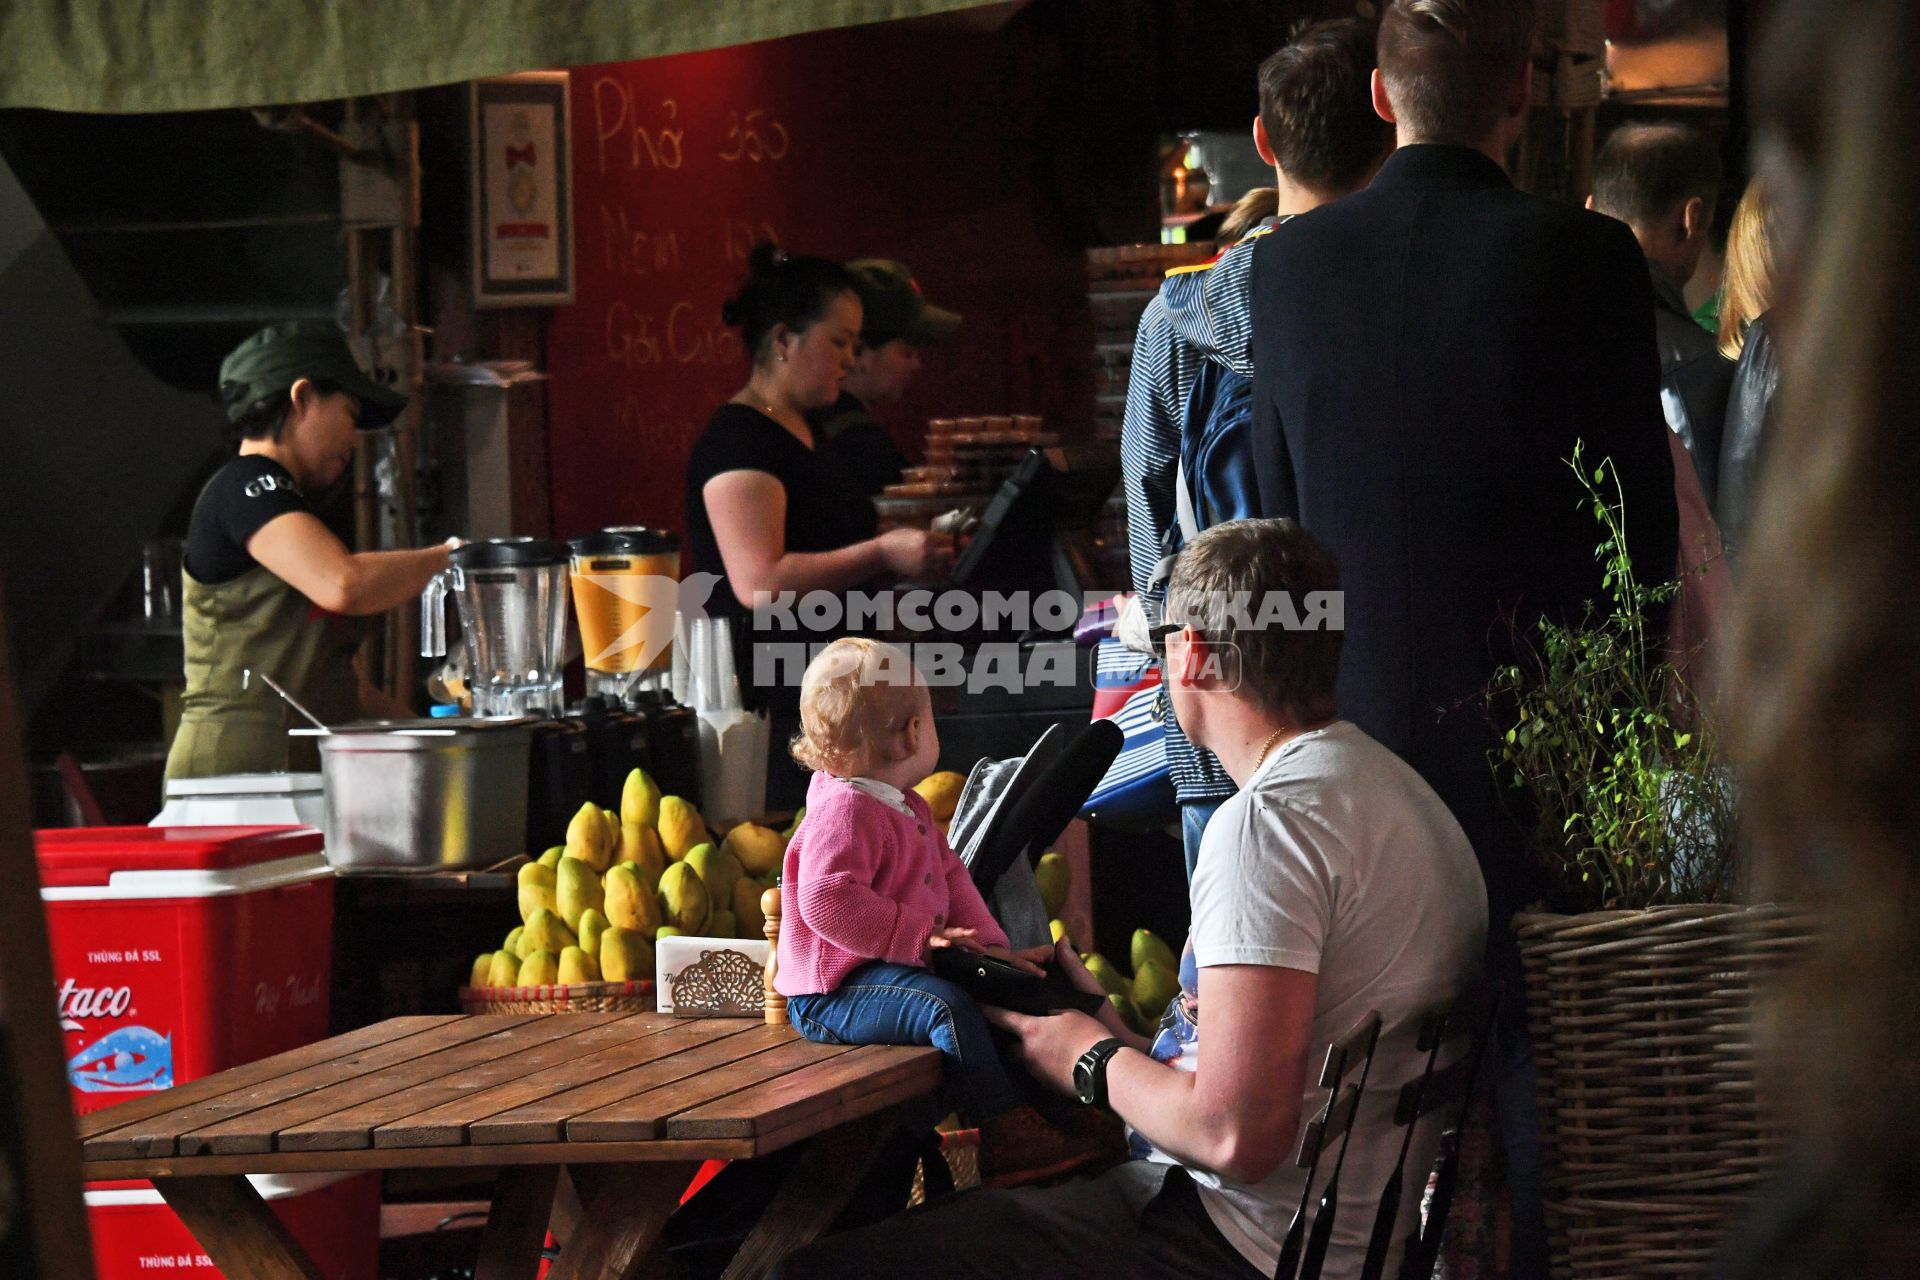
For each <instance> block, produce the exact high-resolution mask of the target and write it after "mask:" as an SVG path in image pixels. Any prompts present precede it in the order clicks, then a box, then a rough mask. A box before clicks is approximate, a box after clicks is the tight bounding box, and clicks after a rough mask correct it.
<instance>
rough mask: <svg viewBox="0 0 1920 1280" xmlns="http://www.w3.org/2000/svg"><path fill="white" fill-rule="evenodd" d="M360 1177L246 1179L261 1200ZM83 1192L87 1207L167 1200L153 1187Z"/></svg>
mask: <svg viewBox="0 0 1920 1280" xmlns="http://www.w3.org/2000/svg"><path fill="white" fill-rule="evenodd" d="M359 1176H360V1175H359V1174H358V1173H250V1174H248V1175H247V1181H248V1182H251V1183H252V1184H253V1189H254V1190H255V1191H258V1192H259V1193H260V1198H261V1199H262V1200H284V1199H286V1198H287V1197H288V1196H303V1195H305V1194H307V1193H308V1192H309V1191H318V1190H320V1189H321V1188H323V1187H330V1186H332V1185H334V1184H335V1183H336V1182H345V1181H346V1180H347V1179H348V1178H357V1177H359ZM86 1195H87V1207H88V1208H89V1209H94V1208H106V1207H109V1206H112V1205H125V1204H165V1203H166V1201H165V1200H163V1199H161V1198H160V1193H159V1192H158V1191H155V1190H154V1189H153V1188H152V1187H105V1188H102V1189H100V1190H98V1191H94V1190H89V1191H88V1192H87V1193H86Z"/></svg>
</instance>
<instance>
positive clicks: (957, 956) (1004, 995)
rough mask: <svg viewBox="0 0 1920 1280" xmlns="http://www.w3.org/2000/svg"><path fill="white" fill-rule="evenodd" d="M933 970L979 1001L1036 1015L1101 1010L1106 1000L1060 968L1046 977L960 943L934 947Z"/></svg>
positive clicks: (998, 1007)
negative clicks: (1078, 985) (966, 948)
mask: <svg viewBox="0 0 1920 1280" xmlns="http://www.w3.org/2000/svg"><path fill="white" fill-rule="evenodd" d="M933 973H934V976H935V977H937V978H944V979H945V980H946V981H948V982H951V983H952V984H953V985H954V986H956V987H959V988H960V989H961V990H962V991H964V992H966V993H967V994H968V995H970V996H972V997H973V998H974V1000H975V1002H976V1003H979V1004H987V1005H992V1006H993V1007H994V1008H996V1009H1009V1010H1012V1011H1013V1012H1014V1013H1026V1014H1032V1015H1034V1016H1036V1017H1039V1016H1042V1015H1045V1014H1049V1013H1058V1012H1059V1011H1060V1010H1062V1009H1078V1010H1079V1011H1080V1012H1082V1013H1098V1012H1099V1011H1100V1006H1101V1005H1103V1004H1105V1003H1106V1002H1107V998H1106V997H1105V996H1104V995H1092V994H1089V993H1088V992H1085V991H1081V990H1079V989H1077V988H1076V987H1075V986H1074V985H1073V984H1072V983H1070V982H1068V981H1067V979H1066V977H1065V976H1064V975H1062V974H1061V972H1060V971H1059V970H1058V969H1049V970H1047V973H1046V976H1045V977H1036V976H1035V975H1033V974H1031V973H1028V972H1027V971H1026V970H1025V969H1022V968H1019V967H1018V966H1015V965H1011V964H1008V963H1007V962H1006V961H1005V960H1002V959H1000V958H998V957H997V956H983V955H980V954H979V953H978V952H974V951H962V950H961V949H960V948H958V947H935V948H934V950H933Z"/></svg>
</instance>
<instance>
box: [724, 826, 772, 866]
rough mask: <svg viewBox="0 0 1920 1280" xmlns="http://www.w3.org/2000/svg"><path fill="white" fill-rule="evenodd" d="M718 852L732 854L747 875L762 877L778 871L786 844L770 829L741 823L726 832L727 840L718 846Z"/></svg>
mask: <svg viewBox="0 0 1920 1280" xmlns="http://www.w3.org/2000/svg"><path fill="white" fill-rule="evenodd" d="M720 851H721V852H722V853H729V854H732V855H733V857H734V858H735V859H737V860H738V861H739V863H740V866H741V869H742V870H744V871H745V872H746V873H747V874H748V875H750V876H763V875H765V874H767V872H769V871H778V870H779V869H780V863H781V860H782V859H783V858H784V857H785V856H786V852H787V842H786V840H785V839H783V838H782V837H781V835H780V833H779V832H778V831H775V830H774V829H773V828H771V827H763V826H760V825H759V824H758V823H754V822H743V823H741V824H740V825H739V826H737V827H735V828H734V829H733V830H731V831H729V832H727V838H726V839H725V840H723V841H722V842H721V844H720Z"/></svg>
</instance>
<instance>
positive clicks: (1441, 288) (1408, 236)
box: [1252, 145, 1677, 937]
mask: <svg viewBox="0 0 1920 1280" xmlns="http://www.w3.org/2000/svg"><path fill="white" fill-rule="evenodd" d="M1254 252H1255V257H1254V263H1253V281H1252V293H1253V344H1252V352H1253V364H1254V391H1253V395H1254V421H1253V428H1252V439H1253V448H1254V450H1255V458H1256V463H1257V466H1258V468H1259V474H1260V492H1261V503H1262V507H1263V509H1264V511H1265V512H1266V514H1268V515H1276V516H1293V517H1295V518H1297V519H1299V520H1300V522H1301V523H1302V524H1303V525H1305V526H1306V528H1307V529H1309V530H1310V531H1312V532H1313V533H1314V534H1316V535H1318V536H1319V537H1320V538H1321V539H1322V540H1323V541H1324V542H1326V543H1327V544H1328V545H1329V546H1330V547H1331V548H1332V549H1333V551H1334V552H1335V554H1337V555H1338V556H1339V558H1340V567H1341V575H1340V576H1341V586H1342V588H1343V590H1344V591H1345V593H1346V596H1345V622H1346V640H1345V646H1344V651H1343V654H1342V657H1341V663H1340V684H1339V707H1340V714H1341V715H1342V716H1344V717H1345V718H1347V719H1349V720H1352V721H1353V722H1354V723H1355V724H1357V725H1359V726H1360V728H1361V729H1363V730H1365V731H1366V732H1367V733H1369V734H1371V735H1372V736H1373V737H1375V738H1377V739H1378V740H1379V741H1381V742H1383V743H1385V744H1386V745H1387V746H1388V747H1390V748H1392V749H1393V750H1394V751H1396V752H1398V753H1399V754H1400V755H1401V756H1402V757H1403V758H1405V759H1406V760H1407V761H1408V762H1409V763H1411V764H1412V765H1413V766H1414V767H1415V768H1416V769H1417V770H1419V772H1420V773H1421V775H1422V776H1423V777H1425V778H1426V780H1427V782H1428V783H1429V784H1431V785H1432V786H1433V788H1434V790H1435V791H1437V792H1439V794H1440V796H1441V798H1442V799H1444V800H1445V801H1446V802H1447V804H1448V806H1449V807H1450V808H1452V810H1453V812H1454V815H1455V816H1456V817H1457V818H1459V820H1460V824H1461V826H1462V827H1463V828H1465V830H1466V833H1467V836H1468V838H1469V839H1470V840H1472V841H1473V844H1474V848H1475V850H1476V851H1477V852H1478V853H1479V855H1480V860H1481V867H1482V870H1483V871H1484V872H1485V873H1486V879H1487V893H1488V901H1489V906H1490V908H1491V909H1492V911H1493V913H1494V914H1493V916H1492V919H1493V920H1494V921H1495V922H1496V923H1495V934H1496V936H1502V937H1503V936H1505V934H1506V930H1505V929H1504V928H1503V927H1502V924H1501V923H1500V922H1502V921H1504V919H1505V917H1506V915H1507V914H1508V913H1510V912H1512V911H1513V910H1514V909H1515V908H1516V907H1518V906H1521V905H1524V904H1525V903H1526V902H1527V901H1529V900H1530V898H1531V897H1533V896H1535V895H1536V893H1537V888H1538V885H1539V883H1540V882H1539V880H1538V877H1537V874H1536V873H1535V872H1534V871H1533V870H1532V868H1531V864H1530V861H1529V860H1528V859H1526V858H1525V857H1524V856H1523V855H1522V845H1521V841H1520V837H1519V834H1518V830H1517V828H1516V827H1515V825H1514V824H1513V823H1512V822H1511V820H1510V819H1508V818H1507V817H1505V816H1504V814H1503V805H1502V801H1501V797H1500V793H1499V790H1498V789H1497V788H1496V785H1495V779H1494V775H1493V773H1492V770H1491V767H1490V765H1489V762H1488V756H1487V753H1488V750H1489V748H1490V747H1491V745H1492V743H1493V735H1492V730H1491V728H1490V727H1489V725H1488V723H1487V720H1486V718H1485V717H1484V716H1483V715H1482V713H1481V712H1480V710H1479V709H1478V708H1477V707H1475V706H1473V705H1471V700H1472V699H1474V697H1475V695H1476V694H1478V693H1479V692H1480V691H1481V690H1482V689H1484V688H1485V687H1486V685H1487V682H1488V680H1489V679H1490V677H1491V675H1492V672H1493V669H1494V666H1495V664H1496V662H1499V661H1502V660H1503V658H1504V657H1505V656H1506V655H1507V654H1509V653H1510V652H1511V648H1512V646H1511V630H1510V621H1512V620H1517V621H1518V622H1520V623H1521V624H1523V625H1528V624H1530V623H1531V622H1533V621H1535V620H1537V619H1538V618H1539V617H1540V616H1541V614H1542V612H1550V613H1552V614H1554V615H1556V616H1564V615H1569V614H1575V613H1577V612H1578V611H1579V610H1580V609H1581V607H1582V605H1583V604H1584V602H1586V601H1589V600H1592V601H1595V602H1599V601H1601V600H1602V593H1601V586H1600V573H1599V570H1598V568H1597V567H1596V563H1595V559H1594V546H1595V544H1596V543H1597V542H1598V541H1599V538H1600V529H1599V526H1598V524H1597V523H1596V522H1595V520H1594V518H1593V516H1592V514H1591V513H1590V512H1589V511H1588V510H1587V508H1586V507H1585V506H1584V505H1583V504H1582V503H1581V501H1580V490H1579V487H1578V485H1577V482H1576V481H1575V479H1574V476H1573V474H1572V472H1571V470H1570V468H1569V467H1568V465H1567V463H1566V461H1565V459H1567V458H1569V457H1570V456H1571V455H1572V453H1573V445H1574V442H1575V441H1576V440H1584V441H1585V442H1586V456H1587V458H1588V463H1589V466H1591V465H1592V464H1593V462H1594V461H1596V460H1597V459H1598V458H1599V457H1601V456H1611V457H1612V458H1613V460H1614V463H1615V465H1616V466H1617V467H1618V468H1619V472H1620V479H1621V481H1622V483H1623V485H1624V486H1625V491H1626V514H1627V528H1628V531H1629V549H1630V551H1631V553H1632V555H1633V557H1634V562H1635V565H1636V567H1637V568H1638V570H1639V572H1640V575H1641V578H1642V580H1643V581H1645V582H1648V583H1657V582H1662V581H1665V580H1666V579H1668V578H1669V577H1671V575H1672V572H1673V568H1674V564H1675V547H1676V537H1677V535H1676V531H1675V514H1674V489H1673V463H1672V458H1671V455H1670V453H1669V449H1668V444H1667V440H1666V433H1667V428H1666V425H1665V422H1664V421H1663V419H1662V417H1661V412H1660V401H1659V383H1660V363H1659V358H1658V356H1657V355H1656V353H1655V349H1654V335H1653V314H1654V307H1653V295H1652V289H1651V285H1650V282H1649V280H1648V275H1647V267H1646V262H1645V260H1644V259H1643V258H1642V257H1641V254H1640V248H1639V246H1638V245H1637V244H1636V243H1635V242H1634V239H1633V235H1632V233H1631V232H1630V231H1628V229H1627V228H1626V226H1625V225H1624V224H1622V223H1619V222H1616V221H1614V220H1613V219H1611V218H1607V217H1604V216H1602V215H1600V214H1596V213H1590V212H1588V211H1586V210H1584V209H1579V208H1576V207H1574V206H1572V205H1565V204H1558V203H1555V202H1553V201H1549V200H1544V199H1540V198H1538V197H1535V196H1530V195H1526V194H1524V193H1522V192H1520V191H1518V190H1516V189H1515V188H1514V187H1513V185H1512V184H1511V183H1510V182H1509V181H1508V180H1507V177H1506V175H1505V174H1504V173H1503V172H1502V171H1501V170H1500V168H1499V166H1497V165H1495V164H1494V163H1493V162H1492V161H1491V160H1489V159H1487V158H1486V157H1485V156H1483V155H1481V154H1480V153H1479V152H1476V151H1472V150H1469V149H1467V148H1463V147H1449V146H1435V145H1422V146H1410V147H1403V148H1401V149H1400V150H1399V151H1397V152H1395V153H1394V154H1393V155H1392V156H1391V157H1390V158H1389V159H1388V161H1387V163H1386V165H1385V166H1384V167H1383V168H1382V169H1381V171H1380V175H1379V177H1378V178H1376V179H1375V180H1374V182H1373V184H1372V185H1371V186H1370V187H1368V188H1367V189H1366V190H1364V191H1360V192H1358V193H1356V194H1354V195H1351V196H1348V197H1346V198H1345V199H1343V200H1338V201H1335V202H1334V203H1332V204H1330V205H1326V206H1324V207H1322V208H1320V209H1316V210H1315V211H1313V212H1312V213H1308V214H1304V215H1302V216H1300V217H1298V218H1295V219H1293V220H1292V221H1291V222H1289V223H1288V224H1287V227H1286V231H1285V234H1281V235H1271V236H1267V237H1265V238H1264V239H1263V240H1262V241H1261V242H1260V245H1259V247H1258V248H1257V249H1256V250H1255V251H1254Z"/></svg>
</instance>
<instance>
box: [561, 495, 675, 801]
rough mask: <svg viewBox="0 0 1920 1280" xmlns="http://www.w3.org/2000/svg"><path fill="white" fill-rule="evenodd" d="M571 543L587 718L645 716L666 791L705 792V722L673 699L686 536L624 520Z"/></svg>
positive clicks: (653, 770) (653, 758)
mask: <svg viewBox="0 0 1920 1280" xmlns="http://www.w3.org/2000/svg"><path fill="white" fill-rule="evenodd" d="M567 547H568V550H569V551H570V552H571V553H572V562H571V569H572V581H573V610H574V615H575V617H576V618H577V619H578V620H579V623H580V646H581V650H582V656H583V657H584V658H585V661H586V668H587V702H586V707H585V713H586V715H587V717H588V718H589V719H593V718H595V717H596V716H608V715H610V716H614V717H618V716H619V715H621V714H623V713H624V714H628V715H633V716H640V717H644V718H645V720H646V724H647V734H646V736H647V740H648V744H649V747H648V756H649V758H650V759H651V766H650V772H651V773H652V774H653V775H654V778H655V780H656V781H657V782H658V783H659V784H660V788H661V790H662V791H664V792H666V793H667V794H668V795H680V796H698V795H700V794H701V791H700V771H699V758H700V751H699V742H700V738H699V724H698V721H697V718H696V717H695V715H694V713H693V711H692V709H691V708H688V707H684V706H681V705H680V704H679V703H678V702H676V701H675V700H674V697H673V692H672V689H671V687H670V681H669V677H670V674H671V671H672V667H673V633H674V620H675V618H676V617H677V616H678V610H679V590H680V535H679V534H677V533H671V532H668V531H666V530H664V529H649V528H646V527H644V526H640V525H618V526H614V527H612V528H607V529H601V530H598V531H596V532H594V533H589V534H586V535H584V536H583V537H578V538H574V539H572V540H570V541H569V542H568V543H567Z"/></svg>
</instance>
